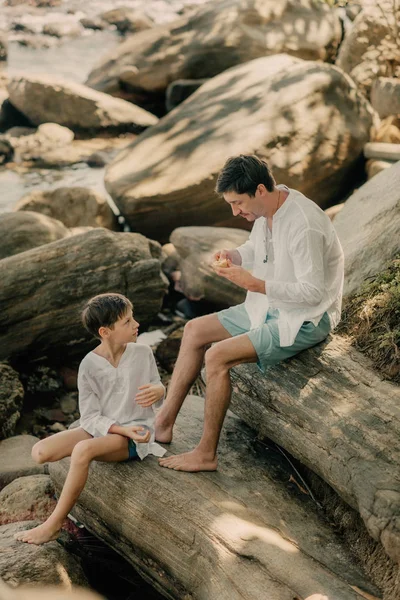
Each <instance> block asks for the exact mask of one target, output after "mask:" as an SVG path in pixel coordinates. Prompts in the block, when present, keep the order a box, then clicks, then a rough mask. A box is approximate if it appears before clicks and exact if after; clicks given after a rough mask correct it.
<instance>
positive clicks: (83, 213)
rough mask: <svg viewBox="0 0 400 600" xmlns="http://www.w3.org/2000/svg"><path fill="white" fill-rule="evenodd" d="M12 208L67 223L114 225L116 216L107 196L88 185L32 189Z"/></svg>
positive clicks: (74, 225)
mask: <svg viewBox="0 0 400 600" xmlns="http://www.w3.org/2000/svg"><path fill="white" fill-rule="evenodd" d="M15 210H16V211H35V212H37V213H41V214H42V215H46V216H47V217H51V218H52V219H57V220H58V221H61V222H62V223H63V224H64V225H65V226H66V227H82V226H91V227H107V228H108V229H114V230H115V229H117V218H116V216H115V215H114V213H113V211H112V210H111V208H110V206H109V204H108V203H107V200H106V198H105V197H104V196H102V195H101V194H99V193H98V192H97V191H96V190H94V189H90V188H84V187H61V188H56V189H55V190H37V191H33V192H30V193H29V194H27V195H26V196H23V197H22V198H21V199H20V200H19V201H18V202H17V204H16V206H15ZM0 218H1V217H0Z"/></svg>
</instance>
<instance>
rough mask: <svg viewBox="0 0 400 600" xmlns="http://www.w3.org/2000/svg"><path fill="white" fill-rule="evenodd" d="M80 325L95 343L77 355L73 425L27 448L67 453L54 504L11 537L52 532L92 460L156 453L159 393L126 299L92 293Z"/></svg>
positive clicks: (39, 457)
mask: <svg viewBox="0 0 400 600" xmlns="http://www.w3.org/2000/svg"><path fill="white" fill-rule="evenodd" d="M82 321H83V325H84V326H85V328H86V329H87V330H88V331H89V333H91V334H92V335H94V336H95V337H97V338H98V339H100V340H101V343H100V345H99V346H97V348H95V349H94V350H93V351H92V352H89V354H87V355H86V356H85V358H84V359H83V360H82V362H81V364H80V366H79V373H78V390H79V410H80V415H81V417H80V427H78V428H76V429H72V430H69V431H63V432H61V433H57V434H55V435H53V436H50V437H48V438H46V439H43V440H41V441H40V442H38V443H37V444H35V446H34V447H33V448H32V457H33V459H34V460H35V461H36V462H38V463H40V464H41V463H45V462H54V461H57V460H61V459H62V458H64V457H66V456H71V464H70V469H69V472H68V476H67V478H66V480H65V483H64V487H63V490H62V492H61V495H60V498H59V500H58V504H57V506H56V508H55V510H54V512H53V513H52V514H51V515H50V517H49V518H48V519H47V521H45V523H43V524H42V525H39V526H38V527H35V528H34V529H29V530H27V531H23V532H19V533H17V534H16V535H15V537H16V539H18V540H20V541H22V542H28V543H29V544H44V543H45V542H49V541H51V540H54V539H56V538H57V537H58V534H59V531H60V529H61V527H62V524H63V522H64V519H65V518H66V516H67V515H68V513H69V512H70V511H71V509H72V507H73V506H74V505H75V503H76V502H77V500H78V498H79V495H80V493H81V492H82V490H83V488H84V486H85V483H86V481H87V477H88V471H89V465H90V463H91V461H92V460H99V461H103V462H123V461H126V460H130V459H133V458H140V459H141V460H143V458H144V457H145V456H147V455H148V454H154V455H155V456H163V455H164V454H165V450H164V449H163V448H162V447H161V446H160V445H159V444H156V443H155V441H154V427H153V424H154V419H155V407H156V406H159V405H160V404H161V403H162V401H163V399H164V394H165V388H164V386H163V385H162V383H161V381H160V377H159V374H158V371H157V367H156V363H155V360H154V356H153V353H152V351H151V349H150V348H149V347H148V346H144V345H141V344H136V343H135V342H136V339H137V335H138V329H139V323H138V322H137V321H135V320H134V318H133V313H132V304H131V302H130V301H129V300H128V298H125V296H122V295H121V294H100V295H99V296H95V297H94V298H92V299H91V300H89V302H88V303H87V305H86V307H85V308H84V310H83V313H82Z"/></svg>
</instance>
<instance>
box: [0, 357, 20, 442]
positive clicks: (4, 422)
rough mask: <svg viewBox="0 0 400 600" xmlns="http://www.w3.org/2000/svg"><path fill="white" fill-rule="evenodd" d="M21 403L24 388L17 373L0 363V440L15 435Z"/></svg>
mask: <svg viewBox="0 0 400 600" xmlns="http://www.w3.org/2000/svg"><path fill="white" fill-rule="evenodd" d="M23 401H24V388H23V386H22V383H21V381H20V379H19V376H18V373H17V372H16V371H14V369H12V368H11V367H10V366H9V365H6V364H4V363H0V440H2V439H4V438H8V437H11V436H12V435H14V434H15V426H16V424H17V421H18V419H19V417H20V415H21V409H22V404H23Z"/></svg>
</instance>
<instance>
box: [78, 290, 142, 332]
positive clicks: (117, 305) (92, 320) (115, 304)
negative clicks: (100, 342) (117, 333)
mask: <svg viewBox="0 0 400 600" xmlns="http://www.w3.org/2000/svg"><path fill="white" fill-rule="evenodd" d="M130 308H132V309H133V306H132V302H131V301H130V300H128V298H126V297H125V296H123V295H122V294H99V295H98V296H94V298H91V299H90V300H88V302H87V304H86V306H85V308H84V309H83V311H82V323H83V325H84V327H85V329H87V331H88V332H89V333H91V334H92V335H94V336H95V337H96V338H98V339H101V338H100V336H99V329H100V327H110V328H111V329H112V328H113V326H114V324H115V323H116V322H117V321H118V319H120V318H121V317H123V316H124V315H125V314H126V313H127V311H128V310H129V309H130Z"/></svg>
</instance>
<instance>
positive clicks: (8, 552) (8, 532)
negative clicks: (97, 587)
mask: <svg viewBox="0 0 400 600" xmlns="http://www.w3.org/2000/svg"><path fill="white" fill-rule="evenodd" d="M38 524H39V523H38V522H35V521H23V522H21V523H11V524H8V525H2V526H1V527H0V577H1V578H2V579H3V580H4V581H5V582H6V583H9V584H10V585H11V586H12V587H17V586H18V585H21V584H24V583H29V584H35V583H40V584H42V585H58V586H60V587H61V588H66V589H67V590H68V589H71V586H72V585H81V586H87V580H86V577H85V575H84V572H83V570H82V567H81V565H80V562H79V561H78V559H77V558H75V557H74V556H72V555H71V554H69V553H68V552H67V551H66V550H65V549H64V548H63V547H62V546H61V545H60V544H59V543H58V542H48V543H47V544H43V545H42V546H36V545H34V544H24V543H22V542H19V541H17V540H15V539H14V534H15V533H17V532H18V531H22V530H24V529H28V528H32V527H34V526H36V525H38Z"/></svg>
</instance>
